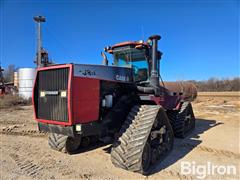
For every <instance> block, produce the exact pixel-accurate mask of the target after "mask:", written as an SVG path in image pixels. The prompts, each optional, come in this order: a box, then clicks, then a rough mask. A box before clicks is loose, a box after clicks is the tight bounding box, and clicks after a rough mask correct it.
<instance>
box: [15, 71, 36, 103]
mask: <svg viewBox="0 0 240 180" xmlns="http://www.w3.org/2000/svg"><path fill="white" fill-rule="evenodd" d="M35 75H36V69H34V68H20V69H19V70H18V83H19V89H18V92H19V96H21V97H22V98H24V99H29V98H31V97H32V89H33V85H34V80H35Z"/></svg>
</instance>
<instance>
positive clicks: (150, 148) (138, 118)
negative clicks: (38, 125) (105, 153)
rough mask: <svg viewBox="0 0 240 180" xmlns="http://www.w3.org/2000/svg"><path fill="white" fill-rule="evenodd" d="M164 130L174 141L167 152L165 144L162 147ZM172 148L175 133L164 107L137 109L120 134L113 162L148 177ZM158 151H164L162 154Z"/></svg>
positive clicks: (140, 107)
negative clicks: (155, 164) (153, 166)
mask: <svg viewBox="0 0 240 180" xmlns="http://www.w3.org/2000/svg"><path fill="white" fill-rule="evenodd" d="M163 127H166V134H169V135H170V136H169V138H170V139H171V140H170V141H169V142H168V148H167V146H166V148H163V147H165V144H164V143H166V142H167V141H166V140H163V141H162V143H161V144H159V143H160V141H159V137H158V135H159V134H160V131H161V130H162V128H163ZM161 135H163V134H161ZM162 139H163V138H162ZM172 147H173V132H172V129H171V125H170V123H169V122H168V118H167V116H166V113H165V111H164V110H163V109H162V108H161V106H158V105H142V106H134V107H133V108H132V110H131V111H130V113H129V114H128V116H127V119H126V121H125V122H124V124H123V126H122V128H121V130H120V132H119V137H118V140H117V141H115V142H114V144H113V147H112V151H111V161H112V163H113V164H114V165H115V166H116V167H119V168H122V169H126V170H129V171H132V172H138V173H140V174H144V175H147V174H149V172H150V167H151V166H152V165H154V163H156V161H157V160H159V159H161V158H162V157H163V156H165V155H166V152H167V151H168V152H170V151H171V149H172ZM159 149H165V150H163V151H161V153H160V151H159ZM153 152H155V153H153ZM153 154H154V157H153V156H152V155H153ZM153 159H154V160H153Z"/></svg>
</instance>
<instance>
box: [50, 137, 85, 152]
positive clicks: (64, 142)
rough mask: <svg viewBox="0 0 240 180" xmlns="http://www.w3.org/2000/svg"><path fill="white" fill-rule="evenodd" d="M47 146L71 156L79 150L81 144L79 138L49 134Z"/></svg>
mask: <svg viewBox="0 0 240 180" xmlns="http://www.w3.org/2000/svg"><path fill="white" fill-rule="evenodd" d="M48 144H49V146H50V147H51V148H52V149H54V150H57V151H61V152H64V153H69V154H71V153H74V152H75V151H76V150H77V149H78V148H79V146H80V144H81V138H80V137H70V136H66V135H62V134H56V133H50V134H49V138H48Z"/></svg>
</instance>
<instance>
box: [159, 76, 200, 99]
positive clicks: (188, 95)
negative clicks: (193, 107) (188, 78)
mask: <svg viewBox="0 0 240 180" xmlns="http://www.w3.org/2000/svg"><path fill="white" fill-rule="evenodd" d="M161 85H163V84H161ZM164 86H165V88H166V89H168V90H169V91H170V92H172V93H177V94H182V96H183V98H184V100H187V101H194V100H195V99H196V98H197V87H196V86H195V85H194V84H193V83H191V82H185V81H176V82H164Z"/></svg>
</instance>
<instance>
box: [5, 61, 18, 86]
mask: <svg viewBox="0 0 240 180" xmlns="http://www.w3.org/2000/svg"><path fill="white" fill-rule="evenodd" d="M16 70H17V68H16V67H15V65H13V64H10V65H9V66H8V67H7V68H6V69H5V70H4V73H3V76H4V81H5V82H13V77H14V72H15V71H16Z"/></svg>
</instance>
